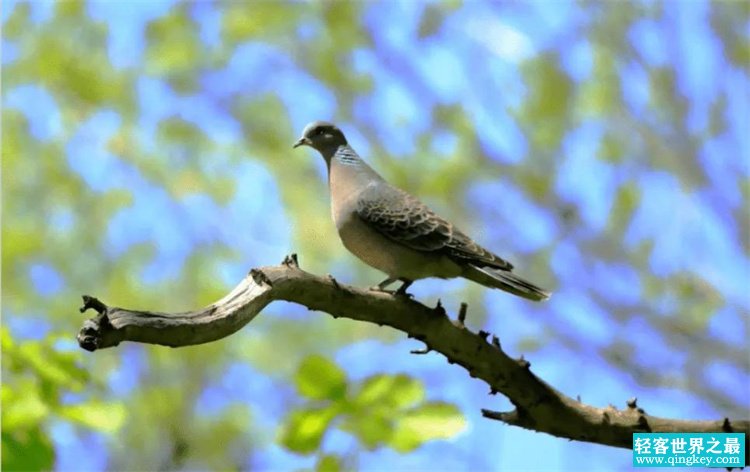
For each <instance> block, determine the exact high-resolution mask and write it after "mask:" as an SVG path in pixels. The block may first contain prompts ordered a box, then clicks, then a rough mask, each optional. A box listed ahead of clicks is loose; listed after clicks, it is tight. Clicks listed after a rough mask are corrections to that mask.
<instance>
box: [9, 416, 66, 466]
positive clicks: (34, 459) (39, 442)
mask: <svg viewBox="0 0 750 472" xmlns="http://www.w3.org/2000/svg"><path fill="white" fill-rule="evenodd" d="M2 438H3V446H2V457H3V462H2V470H51V469H52V467H53V466H54V461H55V453H54V449H53V448H52V444H51V442H50V440H49V438H48V437H47V435H46V434H44V433H43V432H42V430H41V428H32V429H30V430H15V431H10V432H9V429H8V428H6V427H5V424H3V434H2Z"/></svg>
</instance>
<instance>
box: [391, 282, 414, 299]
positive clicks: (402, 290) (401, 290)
mask: <svg viewBox="0 0 750 472" xmlns="http://www.w3.org/2000/svg"><path fill="white" fill-rule="evenodd" d="M399 280H400V281H402V282H403V284H401V286H400V287H399V288H398V290H396V293H395V294H396V295H401V296H402V297H409V298H412V297H413V295H411V294H409V293H406V289H407V288H409V286H410V285H411V284H413V283H414V281H413V280H409V279H399Z"/></svg>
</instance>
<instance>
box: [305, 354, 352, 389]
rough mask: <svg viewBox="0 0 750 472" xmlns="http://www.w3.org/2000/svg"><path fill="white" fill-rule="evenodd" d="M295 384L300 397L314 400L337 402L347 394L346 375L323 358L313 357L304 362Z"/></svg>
mask: <svg viewBox="0 0 750 472" xmlns="http://www.w3.org/2000/svg"><path fill="white" fill-rule="evenodd" d="M294 382H295V384H296V385H297V390H298V391H299V393H300V395H303V396H306V397H308V398H311V399H313V400H326V399H329V400H337V399H340V398H342V397H343V396H344V393H346V374H345V373H344V371H343V370H341V368H339V366H337V365H336V364H334V363H333V362H331V361H330V360H328V359H326V358H325V357H323V356H318V355H313V356H309V357H308V358H306V359H305V360H304V361H302V363H301V364H300V366H299V369H297V373H296V374H295V376H294Z"/></svg>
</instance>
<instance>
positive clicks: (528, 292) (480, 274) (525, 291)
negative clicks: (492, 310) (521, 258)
mask: <svg viewBox="0 0 750 472" xmlns="http://www.w3.org/2000/svg"><path fill="white" fill-rule="evenodd" d="M464 277H466V278H467V279H469V280H473V281H474V282H477V283H480V284H482V285H484V286H485V287H492V288H499V289H500V290H505V291H506V292H510V293H512V294H514V295H518V296H519V297H523V298H526V299H528V300H533V301H535V302H541V301H543V300H546V299H548V298H549V297H550V292H548V291H546V290H544V289H542V288H539V287H537V286H536V285H534V284H532V283H531V282H529V281H527V280H524V279H522V278H521V277H519V276H517V275H516V274H514V273H513V272H511V271H509V270H502V269H496V268H494V267H486V266H485V267H479V266H475V265H469V266H468V267H467V270H466V271H465V272H464Z"/></svg>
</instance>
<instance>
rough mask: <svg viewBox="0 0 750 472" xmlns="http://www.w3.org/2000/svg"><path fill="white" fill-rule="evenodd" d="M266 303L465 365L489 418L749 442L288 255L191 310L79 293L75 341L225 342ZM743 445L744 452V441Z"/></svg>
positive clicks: (607, 432) (747, 426)
mask: <svg viewBox="0 0 750 472" xmlns="http://www.w3.org/2000/svg"><path fill="white" fill-rule="evenodd" d="M275 300H285V301H289V302H294V303H299V304H300V305H304V306H306V307H308V308H309V309H311V310H317V311H323V312H327V313H330V314H331V315H333V316H334V317H344V318H350V319H353V320H358V321H366V322H370V323H376V324H378V325H388V326H390V327H392V328H395V329H397V330H400V331H403V332H405V333H407V335H408V336H409V337H411V338H414V339H417V340H420V341H422V342H424V343H425V346H426V348H425V349H424V350H422V351H416V352H415V353H419V354H421V353H423V352H427V351H428V350H433V351H436V352H439V353H441V354H443V355H444V356H445V357H446V358H447V359H448V362H449V363H450V364H458V365H460V366H462V367H464V368H465V369H466V370H467V371H468V372H469V375H470V376H472V377H477V378H479V379H481V380H483V381H484V382H485V383H487V385H488V386H489V387H490V392H491V393H497V392H499V393H502V394H503V395H505V396H506V397H508V399H510V401H511V402H512V403H513V405H514V406H515V410H513V411H511V412H502V413H500V412H494V411H490V410H482V414H483V415H484V416H485V417H487V418H491V419H495V420H499V421H502V422H504V423H507V424H510V425H514V426H520V427H523V428H526V429H531V430H534V431H540V432H545V433H549V434H551V435H553V436H558V437H562V438H568V439H575V440H580V441H587V442H592V443H597V444H604V445H609V446H615V447H623V448H632V434H633V433H634V432H643V431H650V432H726V431H735V432H744V433H745V438H746V441H747V440H748V438H750V421H748V420H729V419H725V418H723V419H721V420H715V421H690V420H678V419H667V418H659V417H656V416H651V415H648V414H646V412H645V411H644V410H643V409H642V408H640V407H639V406H638V405H637V404H636V401H635V399H632V400H631V401H628V403H627V407H626V408H624V409H622V410H618V409H616V408H615V407H612V406H609V407H606V408H596V407H593V406H589V405H585V404H583V403H581V402H580V401H578V400H575V399H573V398H570V397H568V396H566V395H564V394H562V393H561V392H559V391H557V390H555V389H554V388H553V387H552V386H550V385H548V384H547V383H545V382H544V381H543V380H541V379H540V378H538V377H537V376H536V375H534V373H533V372H532V371H531V369H530V364H529V362H528V361H526V360H525V359H523V357H521V358H520V359H513V358H511V357H509V356H508V355H507V354H505V352H503V350H502V349H501V347H500V343H499V341H498V340H497V337H495V336H494V335H493V336H492V338H491V339H492V341H491V343H489V342H487V338H488V336H489V334H490V333H487V332H486V331H480V332H479V333H474V332H472V331H470V330H469V329H467V328H466V327H465V326H463V323H462V322H461V321H463V318H464V316H465V308H462V310H461V311H462V314H461V316H460V317H459V320H460V321H459V322H458V323H457V322H455V321H452V320H450V319H449V318H448V316H447V314H446V311H445V309H444V308H443V306H442V304H440V303H438V305H437V306H436V307H435V308H430V307H427V306H425V305H422V304H421V303H418V302H416V301H414V300H411V299H409V298H407V297H399V296H393V295H391V294H389V293H383V292H378V291H370V290H363V289H359V288H355V287H351V286H347V285H344V284H341V283H339V282H337V281H336V280H335V279H333V278H332V277H330V276H328V277H318V276H315V275H312V274H309V273H307V272H305V271H303V270H302V269H300V268H299V266H298V264H297V261H296V257H287V259H285V261H284V263H282V265H280V266H274V267H263V268H259V269H253V270H251V271H250V274H249V275H248V276H247V277H246V278H245V279H244V280H243V281H242V282H241V283H240V284H239V285H238V286H237V287H235V288H234V289H233V290H232V291H231V292H230V293H229V294H228V295H226V296H225V297H224V298H222V299H221V300H219V301H217V302H216V303H214V304H212V305H210V306H208V307H206V308H203V309H201V310H197V311H189V312H184V313H158V312H151V311H137V310H130V309H124V308H116V307H109V306H107V305H105V304H104V303H102V302H100V301H99V300H97V299H96V298H93V297H88V296H84V307H83V308H82V309H81V310H82V311H84V310H86V309H89V308H91V309H94V310H96V311H97V312H98V315H97V316H95V317H94V318H92V319H89V320H87V321H85V322H84V325H83V327H82V328H81V330H80V332H79V333H78V342H79V344H80V346H81V347H82V348H84V349H86V350H89V351H95V350H97V349H104V348H107V347H113V346H117V345H118V344H119V343H121V342H123V341H135V342H141V343H149V344H161V345H164V346H171V347H180V346H188V345H193V344H202V343H207V342H211V341H216V340H217V339H221V338H224V337H226V336H229V335H230V334H232V333H234V332H235V331H237V330H239V329H240V328H242V327H243V326H244V325H246V324H247V323H249V322H250V321H251V320H252V319H253V318H255V317H256V316H257V315H258V314H259V313H260V312H261V311H262V310H263V308H265V306H266V305H268V304H269V303H271V302H273V301H275ZM745 450H746V451H748V450H750V447H748V445H746V447H745Z"/></svg>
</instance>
